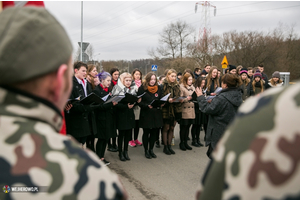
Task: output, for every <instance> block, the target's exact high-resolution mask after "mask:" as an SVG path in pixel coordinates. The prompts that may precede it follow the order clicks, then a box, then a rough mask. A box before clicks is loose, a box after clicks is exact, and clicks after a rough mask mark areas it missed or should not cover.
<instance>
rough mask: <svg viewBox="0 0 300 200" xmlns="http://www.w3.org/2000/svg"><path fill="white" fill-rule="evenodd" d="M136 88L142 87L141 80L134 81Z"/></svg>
mask: <svg viewBox="0 0 300 200" xmlns="http://www.w3.org/2000/svg"><path fill="white" fill-rule="evenodd" d="M134 82H135V84H136V86H137V87H138V88H139V87H140V86H141V85H142V81H141V80H134Z"/></svg>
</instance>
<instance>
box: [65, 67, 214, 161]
mask: <svg viewBox="0 0 300 200" xmlns="http://www.w3.org/2000/svg"><path fill="white" fill-rule="evenodd" d="M205 84H207V83H206V79H205V77H201V76H199V77H198V78H197V79H196V81H195V79H194V73H193V72H192V71H191V70H186V71H185V72H184V73H183V75H182V78H181V79H180V81H179V82H178V80H177V72H176V71H175V70H174V69H169V70H166V72H165V79H162V80H161V84H159V83H158V78H157V76H156V75H155V73H153V72H149V73H148V74H146V76H145V77H144V79H143V81H142V72H141V71H140V70H138V69H135V70H134V71H133V72H132V74H129V73H127V72H124V73H122V74H121V75H120V74H119V70H118V69H117V68H112V69H111V70H110V72H105V71H102V72H100V73H98V72H97V70H96V67H95V65H87V64H85V63H83V62H76V63H74V77H73V89H72V93H71V96H70V100H73V99H82V98H84V97H87V95H89V94H90V93H94V94H96V95H98V96H99V97H100V98H103V97H105V96H107V95H108V94H109V96H108V98H107V100H109V99H110V98H111V97H113V96H116V95H125V94H126V93H130V94H132V95H136V96H139V95H142V97H141V98H139V99H138V100H137V101H136V102H135V103H133V104H129V103H123V102H122V101H120V102H114V101H112V102H110V103H103V104H100V105H94V104H91V105H83V104H81V103H80V102H79V101H77V102H75V103H74V102H73V103H68V104H67V105H66V108H65V112H64V115H65V121H66V130H67V134H69V135H72V136H73V137H74V138H75V139H76V140H77V141H78V142H79V143H81V144H82V145H84V144H85V143H86V146H87V147H88V148H89V149H91V150H92V151H95V152H96V154H97V155H98V156H99V158H100V159H101V160H103V162H105V163H106V164H109V162H108V161H107V160H106V159H104V155H105V150H106V148H107V147H108V150H110V151H115V152H117V151H118V152H119V159H120V160H121V161H126V160H130V157H129V155H128V146H129V145H130V146H134V144H135V145H143V147H144V150H145V157H146V158H148V159H151V158H156V157H157V156H156V155H155V153H154V151H153V148H154V145H155V142H157V144H158V145H159V138H160V137H159V134H160V133H161V135H162V137H161V138H162V143H163V145H164V148H163V152H164V153H165V154H167V155H171V154H175V152H174V150H173V149H172V145H171V142H172V139H173V137H174V127H175V125H176V123H179V124H180V144H179V147H180V149H181V150H183V151H186V150H192V147H191V146H189V144H188V140H189V130H190V127H191V126H192V129H191V133H192V134H191V136H192V140H191V141H192V145H193V146H195V147H200V146H203V144H201V143H200V139H199V135H200V129H201V126H202V125H203V127H204V130H206V129H207V123H208V117H207V116H206V114H204V113H202V112H201V111H200V110H199V106H198V104H197V103H196V102H195V101H193V99H192V94H193V93H194V91H195V88H197V87H198V88H200V89H202V90H204V88H205ZM168 94H169V98H168V99H167V101H166V102H165V103H163V104H161V105H159V106H152V104H151V102H153V101H154V100H160V99H161V98H162V97H164V96H165V95H168ZM178 97H181V98H180V99H179V100H178ZM140 128H142V129H143V136H142V143H141V142H140V141H138V139H137V138H138V133H139V129H140ZM133 130H134V137H132V132H133ZM95 138H97V139H98V140H97V143H96V146H94V142H95Z"/></svg>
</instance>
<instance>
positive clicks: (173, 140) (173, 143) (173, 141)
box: [171, 137, 175, 146]
mask: <svg viewBox="0 0 300 200" xmlns="http://www.w3.org/2000/svg"><path fill="white" fill-rule="evenodd" d="M171 145H172V146H174V145H175V137H173V138H172V143H171Z"/></svg>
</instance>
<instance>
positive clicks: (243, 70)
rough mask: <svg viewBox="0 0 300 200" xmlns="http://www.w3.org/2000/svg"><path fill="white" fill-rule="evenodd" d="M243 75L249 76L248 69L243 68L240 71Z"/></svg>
mask: <svg viewBox="0 0 300 200" xmlns="http://www.w3.org/2000/svg"><path fill="white" fill-rule="evenodd" d="M242 73H246V74H247V75H248V70H247V69H246V68H242V69H241V71H240V75H242Z"/></svg>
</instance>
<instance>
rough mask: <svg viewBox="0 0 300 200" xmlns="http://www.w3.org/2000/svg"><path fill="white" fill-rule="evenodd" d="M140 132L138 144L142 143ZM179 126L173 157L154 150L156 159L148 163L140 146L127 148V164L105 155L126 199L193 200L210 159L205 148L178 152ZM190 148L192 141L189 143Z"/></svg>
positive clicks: (116, 157) (112, 153)
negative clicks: (126, 196)
mask: <svg viewBox="0 0 300 200" xmlns="http://www.w3.org/2000/svg"><path fill="white" fill-rule="evenodd" d="M142 133H143V131H142V129H140V132H139V141H142ZM203 137H204V132H203V131H201V133H200V141H201V143H203V144H204V140H203ZM179 142H180V140H179V125H178V124H177V125H176V127H175V145H174V146H172V148H173V150H174V151H175V153H176V154H175V155H166V154H164V153H163V146H161V147H160V148H156V147H154V153H155V154H156V155H157V158H152V159H147V158H145V155H144V148H143V146H138V147H130V146H129V150H128V154H129V157H130V159H131V160H130V161H126V162H122V161H120V160H119V157H118V153H117V152H116V153H114V152H109V151H106V153H105V159H106V160H108V161H110V163H111V164H110V165H108V167H109V168H110V169H111V170H112V171H114V172H116V173H117V174H118V175H119V177H120V179H121V181H122V183H123V185H124V187H125V189H126V191H127V192H128V195H129V198H130V199H133V200H135V199H136V200H142V199H155V200H156V199H157V200H169V199H172V200H176V199H178V200H183V199H184V200H185V199H195V194H196V190H197V188H198V187H199V184H200V179H201V177H202V175H203V173H204V171H205V169H206V166H207V164H208V162H209V159H208V158H207V156H206V154H205V153H206V151H207V147H193V146H192V148H193V149H192V150H187V151H182V150H180V149H179ZM188 143H189V144H191V141H189V142H188Z"/></svg>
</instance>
